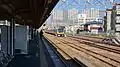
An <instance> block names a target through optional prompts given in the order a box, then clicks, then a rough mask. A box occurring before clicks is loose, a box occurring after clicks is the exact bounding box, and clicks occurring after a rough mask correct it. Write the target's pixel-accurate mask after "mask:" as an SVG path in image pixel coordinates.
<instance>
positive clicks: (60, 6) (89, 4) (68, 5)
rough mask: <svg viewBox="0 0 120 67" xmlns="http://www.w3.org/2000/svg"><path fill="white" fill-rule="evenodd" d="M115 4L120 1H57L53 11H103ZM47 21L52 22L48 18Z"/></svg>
mask: <svg viewBox="0 0 120 67" xmlns="http://www.w3.org/2000/svg"><path fill="white" fill-rule="evenodd" d="M116 2H117V3H120V0H59V2H58V3H57V5H56V6H55V8H54V9H53V10H64V9H65V10H68V9H72V8H76V9H78V10H79V12H81V10H83V9H90V8H95V9H99V10H101V11H105V10H106V9H109V8H112V4H113V3H116ZM85 4H86V6H85ZM95 4H96V5H95ZM48 21H49V22H52V21H51V18H50V17H49V18H48Z"/></svg>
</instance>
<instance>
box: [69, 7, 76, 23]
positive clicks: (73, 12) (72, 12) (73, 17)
mask: <svg viewBox="0 0 120 67" xmlns="http://www.w3.org/2000/svg"><path fill="white" fill-rule="evenodd" d="M68 20H70V21H72V22H76V20H78V10H77V9H75V8H73V9H69V10H68Z"/></svg>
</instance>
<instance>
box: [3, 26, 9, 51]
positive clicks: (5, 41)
mask: <svg viewBox="0 0 120 67" xmlns="http://www.w3.org/2000/svg"><path fill="white" fill-rule="evenodd" d="M7 45H8V51H9V52H8V53H10V27H8V26H1V50H2V51H4V52H7Z"/></svg>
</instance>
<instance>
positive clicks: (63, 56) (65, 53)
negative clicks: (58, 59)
mask: <svg viewBox="0 0 120 67" xmlns="http://www.w3.org/2000/svg"><path fill="white" fill-rule="evenodd" d="M45 38H47V37H45ZM47 40H48V41H49V42H50V43H51V44H52V45H53V46H54V47H55V48H56V49H57V51H58V52H59V53H60V54H61V56H62V58H64V59H65V60H73V62H74V63H76V64H77V65H80V67H87V66H85V65H84V64H82V63H81V62H80V61H79V60H78V59H77V58H73V57H71V56H70V55H69V54H68V53H67V52H65V51H64V49H63V48H61V47H59V46H58V45H56V44H55V43H53V42H52V41H50V40H49V39H47ZM57 44H60V43H57ZM68 67H72V66H69V65H68ZM78 67H79V66H78Z"/></svg>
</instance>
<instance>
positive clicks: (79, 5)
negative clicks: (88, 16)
mask: <svg viewBox="0 0 120 67" xmlns="http://www.w3.org/2000/svg"><path fill="white" fill-rule="evenodd" d="M115 2H117V3H118V2H119V3H120V0H60V1H59V2H58V4H57V5H56V7H55V9H54V10H56V9H57V10H58V9H59V10H63V9H72V8H76V9H78V10H82V9H85V8H87V9H89V8H96V9H98V8H99V9H100V10H106V9H107V8H112V3H115ZM85 4H86V6H85ZM95 4H97V6H96V5H95Z"/></svg>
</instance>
